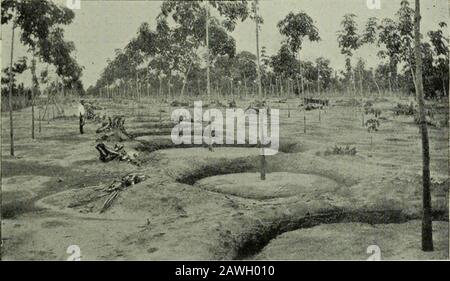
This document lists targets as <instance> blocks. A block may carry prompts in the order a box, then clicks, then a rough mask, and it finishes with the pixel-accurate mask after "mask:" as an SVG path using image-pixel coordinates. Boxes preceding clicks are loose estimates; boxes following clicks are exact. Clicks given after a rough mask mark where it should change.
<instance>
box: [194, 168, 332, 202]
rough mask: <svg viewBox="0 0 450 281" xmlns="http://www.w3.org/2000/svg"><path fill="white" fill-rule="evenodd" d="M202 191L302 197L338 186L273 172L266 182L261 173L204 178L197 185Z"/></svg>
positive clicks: (317, 178) (310, 177)
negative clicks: (302, 195)
mask: <svg viewBox="0 0 450 281" xmlns="http://www.w3.org/2000/svg"><path fill="white" fill-rule="evenodd" d="M196 185H197V186H198V187H200V188H203V189H207V190H211V191H216V192H220V193H226V194H230V195H235V196H239V197H244V198H252V199H270V198H280V197H290V196H295V195H301V194H312V193H322V192H332V191H333V190H335V189H336V188H338V187H339V185H338V183H337V182H335V181H333V180H332V179H329V178H326V177H322V176H317V175H312V174H294V173H286V172H279V173H270V174H267V175H266V180H261V179H260V174H259V173H237V174H228V175H220V176H214V177H209V178H205V179H202V180H200V181H198V182H197V183H196Z"/></svg>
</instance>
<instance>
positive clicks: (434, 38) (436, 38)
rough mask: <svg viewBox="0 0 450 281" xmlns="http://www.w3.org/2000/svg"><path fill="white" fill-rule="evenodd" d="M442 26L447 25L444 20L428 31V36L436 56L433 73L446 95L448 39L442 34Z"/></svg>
mask: <svg viewBox="0 0 450 281" xmlns="http://www.w3.org/2000/svg"><path fill="white" fill-rule="evenodd" d="M444 27H447V24H446V23H445V22H441V23H439V29H438V30H436V31H429V32H428V37H429V38H430V41H431V43H432V44H433V49H434V55H435V57H436V58H435V60H434V61H435V67H434V68H435V71H433V73H434V74H435V75H436V76H437V78H438V79H439V80H440V81H442V84H441V85H442V94H443V95H448V89H447V88H446V85H448V83H449V82H448V79H449V75H448V74H449V50H448V43H449V39H448V38H447V37H446V36H444V31H443V28H444ZM436 84H437V83H436Z"/></svg>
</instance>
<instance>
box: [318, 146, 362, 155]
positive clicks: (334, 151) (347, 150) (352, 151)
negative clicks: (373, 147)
mask: <svg viewBox="0 0 450 281" xmlns="http://www.w3.org/2000/svg"><path fill="white" fill-rule="evenodd" d="M356 153H357V150H356V147H350V146H348V145H346V146H345V147H344V146H338V145H337V144H335V145H334V147H333V148H327V150H326V151H325V156H328V155H351V156H354V155H356Z"/></svg>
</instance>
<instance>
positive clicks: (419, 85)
mask: <svg viewBox="0 0 450 281" xmlns="http://www.w3.org/2000/svg"><path fill="white" fill-rule="evenodd" d="M415 4H416V5H415V14H414V57H415V62H416V98H417V103H418V105H419V126H420V134H421V137H422V161H423V163H422V185H423V190H422V193H423V194H422V201H423V202H422V204H423V216H422V250H423V251H427V252H428V251H433V225H432V208H431V191H430V186H431V180H430V143H429V139H428V128H427V121H426V113H425V99H424V94H423V77H422V53H421V36H422V34H421V33H420V21H421V14H420V0H415Z"/></svg>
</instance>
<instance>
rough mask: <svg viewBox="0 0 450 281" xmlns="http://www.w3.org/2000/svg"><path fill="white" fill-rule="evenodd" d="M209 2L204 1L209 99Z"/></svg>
mask: <svg viewBox="0 0 450 281" xmlns="http://www.w3.org/2000/svg"><path fill="white" fill-rule="evenodd" d="M209 60H210V57H209V3H208V2H206V93H207V95H208V100H209V101H210V100H211V88H210V87H211V85H210V77H209Z"/></svg>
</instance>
